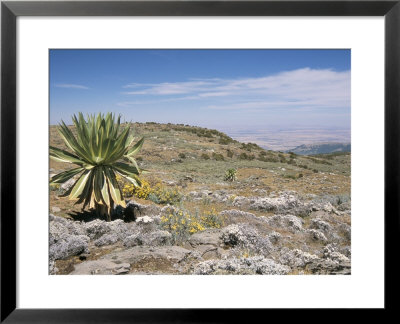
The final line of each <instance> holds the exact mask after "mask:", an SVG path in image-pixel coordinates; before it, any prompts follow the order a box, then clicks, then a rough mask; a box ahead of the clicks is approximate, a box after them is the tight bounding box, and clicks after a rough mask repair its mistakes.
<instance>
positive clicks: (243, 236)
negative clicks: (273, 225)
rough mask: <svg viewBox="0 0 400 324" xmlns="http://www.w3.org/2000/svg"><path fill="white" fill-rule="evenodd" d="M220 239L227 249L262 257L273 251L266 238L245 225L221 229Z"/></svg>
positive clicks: (234, 225)
mask: <svg viewBox="0 0 400 324" xmlns="http://www.w3.org/2000/svg"><path fill="white" fill-rule="evenodd" d="M220 238H221V240H222V242H223V243H224V244H225V245H226V246H228V247H235V248H239V249H246V250H249V251H252V252H256V253H258V254H262V255H268V254H269V253H270V252H271V251H272V250H273V246H272V244H271V242H270V241H269V239H268V237H263V236H261V235H259V233H258V231H257V230H256V229H255V228H253V227H251V226H249V225H247V224H232V225H229V226H227V227H225V228H223V229H222V233H221V236H220Z"/></svg>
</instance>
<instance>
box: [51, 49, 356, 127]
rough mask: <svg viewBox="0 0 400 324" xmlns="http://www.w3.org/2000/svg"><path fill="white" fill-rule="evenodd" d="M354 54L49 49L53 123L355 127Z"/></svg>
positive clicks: (275, 51)
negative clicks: (82, 118)
mask: <svg viewBox="0 0 400 324" xmlns="http://www.w3.org/2000/svg"><path fill="white" fill-rule="evenodd" d="M350 61H351V60H350V50H50V123H51V124H58V123H59V122H60V120H61V119H63V120H64V121H65V122H66V123H67V124H70V122H71V116H72V115H73V114H76V113H77V112H83V113H97V112H108V111H112V112H115V113H116V114H121V115H122V116H123V119H124V120H126V121H132V122H136V121H138V122H146V121H155V122H163V123H167V122H171V123H184V124H191V125H198V126H203V127H208V128H217V129H221V130H226V129H228V128H240V129H255V128H263V127H266V128H267V127H268V128H271V127H276V128H280V129H290V128H296V127H297V128H310V127H325V128H341V129H350V69H351V67H350Z"/></svg>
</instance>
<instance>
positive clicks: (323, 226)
mask: <svg viewBox="0 0 400 324" xmlns="http://www.w3.org/2000/svg"><path fill="white" fill-rule="evenodd" d="M310 228H312V229H316V230H321V231H322V232H325V233H328V232H331V231H332V226H331V225H330V224H329V223H328V222H325V221H323V220H322V219H319V218H316V219H312V220H311V223H310Z"/></svg>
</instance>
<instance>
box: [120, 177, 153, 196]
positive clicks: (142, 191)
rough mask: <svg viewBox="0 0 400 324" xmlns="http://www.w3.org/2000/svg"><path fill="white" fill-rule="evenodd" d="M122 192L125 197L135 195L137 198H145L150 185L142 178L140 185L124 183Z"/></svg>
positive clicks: (148, 192)
mask: <svg viewBox="0 0 400 324" xmlns="http://www.w3.org/2000/svg"><path fill="white" fill-rule="evenodd" d="M122 193H123V194H124V196H126V197H131V196H135V197H137V198H141V199H147V197H148V196H149V194H150V193H151V187H150V184H149V183H148V182H147V181H146V180H142V186H141V187H135V186H134V185H133V184H132V183H126V184H124V186H123V187H122Z"/></svg>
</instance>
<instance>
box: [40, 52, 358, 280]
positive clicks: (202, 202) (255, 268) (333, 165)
mask: <svg viewBox="0 0 400 324" xmlns="http://www.w3.org/2000/svg"><path fill="white" fill-rule="evenodd" d="M48 55H49V57H48V60H49V79H48V87H49V123H48V124H49V151H48V152H49V153H48V154H49V247H48V248H49V250H48V251H49V252H48V256H49V257H48V263H49V275H351V49H346V48H344V49H318V48H316V49H295V48H293V49H251V48H249V49H61V48H60V49H58V48H51V49H49V51H48ZM354 199H355V198H354ZM46 222H47V221H46ZM45 266H46V265H45Z"/></svg>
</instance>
